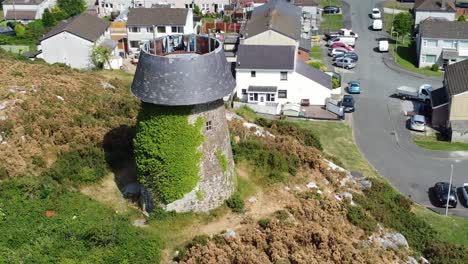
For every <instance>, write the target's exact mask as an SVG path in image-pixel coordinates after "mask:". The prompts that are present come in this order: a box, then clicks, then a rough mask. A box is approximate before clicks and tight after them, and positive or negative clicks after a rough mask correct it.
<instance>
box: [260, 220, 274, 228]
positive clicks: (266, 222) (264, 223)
mask: <svg viewBox="0 0 468 264" xmlns="http://www.w3.org/2000/svg"><path fill="white" fill-rule="evenodd" d="M270 221H271V220H270V219H268V218H262V219H260V220H258V225H259V226H260V227H261V228H263V229H265V228H267V227H268V225H269V224H270Z"/></svg>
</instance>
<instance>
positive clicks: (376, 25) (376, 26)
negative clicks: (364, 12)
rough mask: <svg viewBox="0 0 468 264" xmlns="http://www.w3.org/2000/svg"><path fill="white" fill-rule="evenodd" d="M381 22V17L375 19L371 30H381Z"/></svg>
mask: <svg viewBox="0 0 468 264" xmlns="http://www.w3.org/2000/svg"><path fill="white" fill-rule="evenodd" d="M382 28H383V23H382V20H381V19H376V20H374V22H372V30H382Z"/></svg>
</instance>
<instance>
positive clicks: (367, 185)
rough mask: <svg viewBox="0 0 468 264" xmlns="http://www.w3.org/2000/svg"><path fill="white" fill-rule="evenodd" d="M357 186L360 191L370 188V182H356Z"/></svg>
mask: <svg viewBox="0 0 468 264" xmlns="http://www.w3.org/2000/svg"><path fill="white" fill-rule="evenodd" d="M358 186H359V188H360V189H361V190H365V189H370V188H372V182H371V181H369V180H363V181H359V182H358Z"/></svg>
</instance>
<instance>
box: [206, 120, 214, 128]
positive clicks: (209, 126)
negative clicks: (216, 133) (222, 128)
mask: <svg viewBox="0 0 468 264" xmlns="http://www.w3.org/2000/svg"><path fill="white" fill-rule="evenodd" d="M211 129H213V126H212V124H211V120H210V121H208V122H206V123H205V131H210V130H211Z"/></svg>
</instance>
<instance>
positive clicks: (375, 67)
mask: <svg viewBox="0 0 468 264" xmlns="http://www.w3.org/2000/svg"><path fill="white" fill-rule="evenodd" d="M347 1H348V3H350V9H349V12H350V15H351V18H352V19H351V20H352V21H351V23H352V29H353V31H355V32H357V33H358V34H359V39H358V41H357V43H356V52H357V53H358V54H359V63H358V66H357V67H356V68H355V69H354V70H351V71H346V72H345V74H344V81H345V82H347V81H349V80H351V79H352V80H358V81H360V82H361V88H362V89H363V93H362V94H360V95H357V96H355V99H356V111H355V113H354V114H353V116H352V117H351V123H352V127H353V131H354V137H355V140H356V143H357V145H358V147H359V149H360V150H361V152H362V153H363V154H364V156H365V157H366V158H367V159H368V160H369V162H370V163H371V164H372V165H373V166H374V167H375V168H376V170H377V171H378V172H379V173H380V174H381V175H382V176H384V177H385V178H387V179H388V180H389V181H390V182H391V184H392V185H393V186H395V187H396V188H397V189H398V190H400V191H401V192H402V193H403V194H405V195H407V196H408V197H410V198H411V199H412V200H414V201H415V202H417V203H419V204H422V205H424V206H427V207H429V208H432V207H433V206H432V205H431V202H430V200H429V196H428V190H429V188H430V187H431V186H433V185H434V183H435V182H438V181H448V180H449V176H450V164H454V178H453V183H454V185H455V186H461V185H462V184H463V183H464V182H468V153H466V152H432V151H427V150H424V149H421V148H419V147H417V146H416V145H414V144H413V143H412V140H411V135H410V132H409V131H408V130H407V129H406V118H405V116H404V115H403V110H402V101H401V100H399V99H396V98H392V97H390V96H391V95H392V94H393V93H394V90H395V88H396V87H398V86H401V85H408V86H416V87H417V86H419V85H421V84H425V83H428V84H431V85H432V86H433V87H434V88H438V87H441V86H442V82H441V80H434V79H433V78H432V79H424V78H418V77H416V76H414V75H409V74H405V73H402V72H397V71H394V70H392V69H390V68H388V67H387V66H386V65H385V64H384V63H383V61H382V60H383V58H384V56H385V55H384V54H381V53H378V52H375V51H374V48H375V47H376V46H377V39H378V38H381V37H387V36H386V33H385V32H384V31H381V32H373V31H370V30H369V29H368V27H369V26H370V25H371V23H372V19H370V18H369V16H368V15H369V12H370V10H371V9H372V8H373V7H375V6H377V5H378V4H379V2H381V1H377V0H359V3H357V0H347ZM338 72H341V73H343V71H341V70H338ZM449 212H450V214H453V215H459V216H466V217H468V208H464V207H463V206H462V205H461V204H459V205H458V208H456V209H450V210H449Z"/></svg>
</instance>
